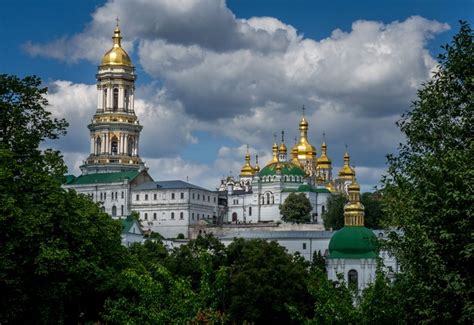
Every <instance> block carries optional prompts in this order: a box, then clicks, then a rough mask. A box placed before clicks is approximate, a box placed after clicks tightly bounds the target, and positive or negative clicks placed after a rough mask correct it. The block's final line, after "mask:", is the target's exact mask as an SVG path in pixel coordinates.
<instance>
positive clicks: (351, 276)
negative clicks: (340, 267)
mask: <svg viewBox="0 0 474 325" xmlns="http://www.w3.org/2000/svg"><path fill="white" fill-rule="evenodd" d="M358 281H359V279H358V276H357V271H356V270H350V271H349V272H348V273H347V282H348V284H349V287H351V288H355V289H357V288H358V287H359V284H358Z"/></svg>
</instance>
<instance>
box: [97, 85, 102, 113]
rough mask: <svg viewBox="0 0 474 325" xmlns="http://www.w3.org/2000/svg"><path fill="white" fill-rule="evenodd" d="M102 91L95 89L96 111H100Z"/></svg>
mask: <svg viewBox="0 0 474 325" xmlns="http://www.w3.org/2000/svg"><path fill="white" fill-rule="evenodd" d="M102 93H103V92H102V89H99V88H97V109H102Z"/></svg>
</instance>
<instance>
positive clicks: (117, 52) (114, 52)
mask: <svg viewBox="0 0 474 325" xmlns="http://www.w3.org/2000/svg"><path fill="white" fill-rule="evenodd" d="M112 40H113V47H112V48H111V49H110V50H109V51H108V52H107V53H105V55H104V57H103V58H102V62H101V64H100V65H126V66H130V67H131V66H132V61H131V60H130V57H129V56H128V54H127V52H125V50H124V49H123V48H122V45H121V41H122V36H120V28H119V27H118V25H117V26H116V27H115V30H114V36H113V37H112Z"/></svg>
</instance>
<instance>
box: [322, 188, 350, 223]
mask: <svg viewBox="0 0 474 325" xmlns="http://www.w3.org/2000/svg"><path fill="white" fill-rule="evenodd" d="M346 203H347V198H346V196H345V195H344V194H339V193H337V194H332V195H331V196H330V197H329V199H328V205H327V209H326V211H325V212H324V213H323V221H324V227H325V228H326V229H331V228H332V229H333V230H338V229H341V228H342V227H344V205H345V204H346Z"/></svg>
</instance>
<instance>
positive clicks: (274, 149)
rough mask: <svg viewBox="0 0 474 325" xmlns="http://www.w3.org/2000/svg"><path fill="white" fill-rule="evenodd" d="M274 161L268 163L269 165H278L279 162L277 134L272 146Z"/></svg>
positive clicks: (274, 135)
mask: <svg viewBox="0 0 474 325" xmlns="http://www.w3.org/2000/svg"><path fill="white" fill-rule="evenodd" d="M272 155H273V157H272V160H270V161H269V162H268V164H272V163H276V162H278V161H279V160H278V145H277V143H276V133H274V134H273V146H272Z"/></svg>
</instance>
